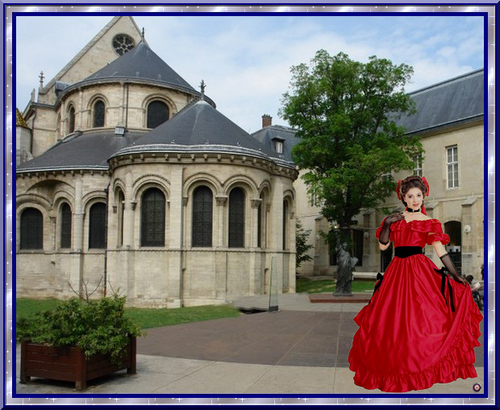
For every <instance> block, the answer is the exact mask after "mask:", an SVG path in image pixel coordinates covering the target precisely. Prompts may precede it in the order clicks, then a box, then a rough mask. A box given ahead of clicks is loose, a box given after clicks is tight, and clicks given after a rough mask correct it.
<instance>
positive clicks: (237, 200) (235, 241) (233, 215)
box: [229, 188, 245, 248]
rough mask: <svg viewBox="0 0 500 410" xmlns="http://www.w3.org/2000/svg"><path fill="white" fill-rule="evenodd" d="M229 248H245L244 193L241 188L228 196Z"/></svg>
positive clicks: (235, 189)
mask: <svg viewBox="0 0 500 410" xmlns="http://www.w3.org/2000/svg"><path fill="white" fill-rule="evenodd" d="M229 247H230V248H243V247H245V191H243V189H241V188H234V189H233V190H232V191H231V193H230V194H229Z"/></svg>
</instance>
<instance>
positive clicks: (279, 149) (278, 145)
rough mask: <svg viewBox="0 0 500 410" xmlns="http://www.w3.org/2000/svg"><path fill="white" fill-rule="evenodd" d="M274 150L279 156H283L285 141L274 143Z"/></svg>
mask: <svg viewBox="0 0 500 410" xmlns="http://www.w3.org/2000/svg"><path fill="white" fill-rule="evenodd" d="M274 148H275V149H276V152H277V153H278V154H283V141H280V140H276V141H274Z"/></svg>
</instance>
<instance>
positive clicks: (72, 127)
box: [68, 106, 75, 134]
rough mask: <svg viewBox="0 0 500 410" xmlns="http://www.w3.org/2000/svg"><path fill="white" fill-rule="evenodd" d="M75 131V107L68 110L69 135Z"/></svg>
mask: <svg viewBox="0 0 500 410" xmlns="http://www.w3.org/2000/svg"><path fill="white" fill-rule="evenodd" d="M74 131H75V107H73V106H71V107H69V110H68V134H71V133H72V132H74Z"/></svg>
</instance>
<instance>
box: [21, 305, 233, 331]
mask: <svg viewBox="0 0 500 410" xmlns="http://www.w3.org/2000/svg"><path fill="white" fill-rule="evenodd" d="M60 302H61V301H60V300H57V299H28V298H19V299H16V313H17V319H19V318H20V317H25V318H30V317H33V316H34V314H35V313H37V312H41V311H45V310H51V309H54V308H55V307H56V306H57V305H58V304H59V303H60ZM240 315H241V313H240V311H239V310H238V309H236V308H235V307H233V306H227V305H221V306H195V307H183V308H178V309H144V308H132V307H126V308H125V316H127V317H129V318H130V319H131V320H132V321H133V322H134V323H136V324H137V325H139V326H140V327H141V328H143V329H151V328H153V327H160V326H171V325H178V324H182V323H191V322H201V321H204V320H213V319H222V318H226V317H237V316H240Z"/></svg>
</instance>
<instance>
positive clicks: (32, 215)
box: [21, 208, 43, 249]
mask: <svg viewBox="0 0 500 410" xmlns="http://www.w3.org/2000/svg"><path fill="white" fill-rule="evenodd" d="M21 249H43V216H42V213H41V212H40V211H39V210H38V209H35V208H27V209H25V210H24V211H23V213H22V214H21Z"/></svg>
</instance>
